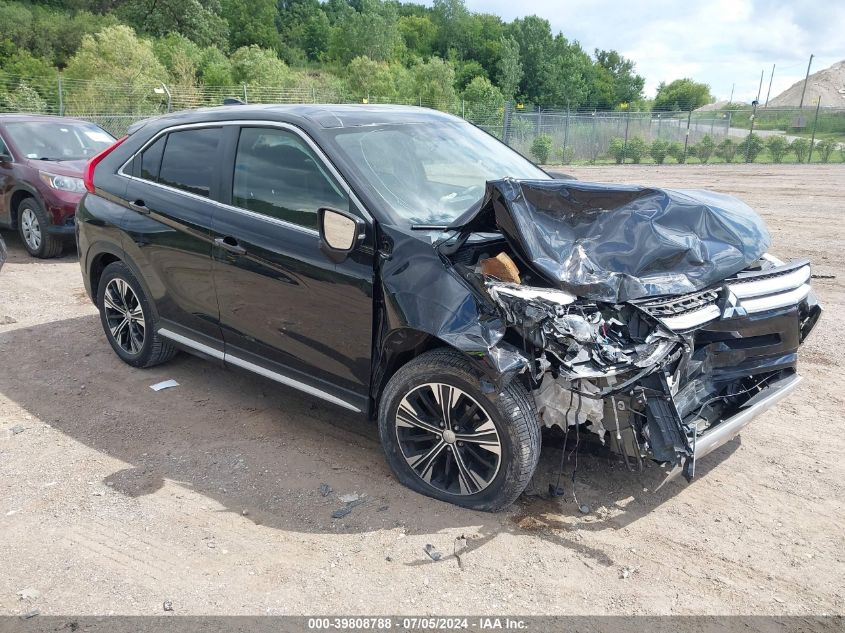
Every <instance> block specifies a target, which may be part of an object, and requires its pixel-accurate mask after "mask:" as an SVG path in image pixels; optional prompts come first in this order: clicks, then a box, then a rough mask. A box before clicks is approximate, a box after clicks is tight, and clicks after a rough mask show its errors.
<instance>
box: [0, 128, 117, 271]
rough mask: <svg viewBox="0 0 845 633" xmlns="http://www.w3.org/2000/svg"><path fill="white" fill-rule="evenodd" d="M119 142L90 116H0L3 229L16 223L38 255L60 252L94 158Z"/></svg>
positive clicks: (69, 238) (0, 221)
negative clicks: (85, 173) (84, 118)
mask: <svg viewBox="0 0 845 633" xmlns="http://www.w3.org/2000/svg"><path fill="white" fill-rule="evenodd" d="M113 142H114V138H113V137H112V135H111V134H109V133H108V132H106V131H105V130H103V129H101V128H99V127H97V126H96V125H94V124H93V123H88V122H87V121H79V120H76V119H65V118H61V117H54V116H36V115H29V114H13V115H0V228H9V229H14V228H17V229H18V231H19V232H20V235H21V238H22V239H23V244H24V247H26V250H27V251H29V253H30V255H33V256H35V257H43V258H48V257H55V256H56V255H58V254H59V253H61V251H62V247H63V245H64V244H65V243H66V242H69V241H72V240H73V236H74V230H75V229H74V217H75V215H76V205H77V203H78V202H79V199H80V198H81V197H82V194H83V193H85V185H84V184H83V182H82V175H83V171H84V170H85V164H86V162H87V160H88V159H89V158H91V157H92V156H94V155H95V154H97V153H98V152H100V151H101V150H103V149H105V148H106V147H108V146H109V145H111V144H112V143H113Z"/></svg>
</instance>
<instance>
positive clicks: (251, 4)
mask: <svg viewBox="0 0 845 633" xmlns="http://www.w3.org/2000/svg"><path fill="white" fill-rule="evenodd" d="M220 13H221V16H222V17H223V19H224V20H225V21H226V23H227V24H228V25H229V45H230V46H231V47H232V49H237V48H241V47H244V46H251V45H253V44H254V45H255V46H258V47H260V48H266V49H273V50H276V49H278V47H279V44H280V42H279V33H278V31H276V16H277V15H278V12H277V11H276V2H275V0H220Z"/></svg>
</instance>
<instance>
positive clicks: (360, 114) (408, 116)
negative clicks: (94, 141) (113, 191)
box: [129, 104, 452, 134]
mask: <svg viewBox="0 0 845 633" xmlns="http://www.w3.org/2000/svg"><path fill="white" fill-rule="evenodd" d="M446 118H452V117H451V115H449V114H445V113H443V112H440V111H438V110H431V109H429V108H419V107H416V106H401V105H369V104H345V105H344V104H295V105H285V104H258V105H229V106H217V107H213V108H198V109H196V110H185V111H182V112H174V113H172V114H166V115H162V116H159V117H154V118H151V119H145V120H143V121H139V122H138V123H135V124H134V125H132V126H130V128H129V133H130V134H132V133H133V132H135V131H137V130H138V129H140V128H141V127H144V126H146V125H148V124H151V123H154V124H155V126H156V127H157V128H159V127H170V126H172V125H182V124H189V123H202V122H205V121H231V120H251V119H255V120H264V121H268V120H269V121H279V122H285V123H293V124H299V125H301V126H303V127H319V128H323V129H329V128H342V127H359V126H364V125H384V124H396V123H400V124H401V123H426V122H431V121H435V120H442V119H446Z"/></svg>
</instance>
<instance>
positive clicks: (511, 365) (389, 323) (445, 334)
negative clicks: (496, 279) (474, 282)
mask: <svg viewBox="0 0 845 633" xmlns="http://www.w3.org/2000/svg"><path fill="white" fill-rule="evenodd" d="M380 230H381V231H383V232H384V234H385V235H384V237H385V238H386V239H387V240H388V241H389V242H390V244H391V251H401V252H402V257H390V256H386V257H385V256H383V257H381V258H380V264H379V265H380V267H381V274H380V275H379V277H380V280H381V299H382V301H383V302H384V318H383V322H382V323H381V324H379V327H378V328H377V332H378V334H377V339H376V341H375V346H376V353H375V354H374V368H373V373H374V378H375V380H373V384H375V385H377V384H379V380H380V377H381V372H383V371H384V369H385V368H384V366H383V364H384V362H385V360H386V359H384V358H382V356H383V355H384V352H385V350H384V344H385V341H388V340H392V339H394V338H395V336H394V335H395V333H396V332H398V331H400V330H402V329H410V330H414V331H418V332H423V333H425V334H427V335H429V336H433V337H435V338H437V339H439V340H440V341H442V342H443V343H444V344H445V345H449V346H451V347H453V348H455V349H457V350H460V351H461V352H463V353H464V354H466V355H467V356H468V357H469V358H470V359H472V361H473V362H474V363H475V365H476V367H477V368H478V369H479V371H480V372H481V373H482V374H483V375H484V377H485V379H486V380H487V381H489V382H490V383H491V384H492V385H494V386H495V388H496V389H497V390H501V389H503V388H504V387H505V386H506V385H507V384H508V383H509V382H510V380H512V379H513V377H514V376H516V375H517V374H518V373H520V372H522V371H524V370H525V369H526V368H527V367H528V364H529V363H528V359H527V358H526V357H525V356H524V355H523V353H522V352H521V350H519V349H518V348H516V347H514V346H512V345H510V344H508V343H506V342H505V341H503V340H502V339H503V337H504V336H505V332H506V330H507V326H506V324H505V323H504V321H503V320H502V319H501V317H500V316H499V313H498V311H497V310H496V308H495V306H494V305H493V304H492V302H491V301H490V298H489V297H488V296H486V295H484V294H482V293H481V292H480V291H479V290H478V289H476V288H474V287H472V286H471V285H470V284H469V283H468V282H467V281H466V280H465V279H463V278H462V277H461V276H460V275H459V274H458V273H457V272H456V271H455V269H454V267H453V266H452V265H451V264H450V263H449V262H448V261H447V260H446V259H445V258H443V257H442V256H441V255H440V254H439V253H438V252H437V250H436V248H435V247H434V245H433V244H430V243H426V242H425V241H424V240H422V239H420V236H419V235H418V234H417V235H413V234H409V233H408V232H406V229H403V228H400V227H394V226H387V225H382V226H381V227H380Z"/></svg>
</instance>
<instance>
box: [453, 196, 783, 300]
mask: <svg viewBox="0 0 845 633" xmlns="http://www.w3.org/2000/svg"><path fill="white" fill-rule="evenodd" d="M453 228H459V229H461V230H462V231H463V232H465V233H466V232H481V231H492V230H497V229H498V230H500V231H501V232H502V234H503V235H504V236H505V238H506V239H507V241H508V243H509V245H510V246H511V248H512V249H513V251H514V253H515V254H516V255H517V257H518V258H519V259H520V260H521V261H522V263H523V264H524V265H525V266H527V267H528V268H530V269H531V270H532V271H533V272H535V273H536V274H538V275H539V276H541V277H543V278H544V279H545V280H546V281H547V282H548V283H550V284H552V285H554V286H555V287H557V288H560V289H562V290H565V291H567V292H571V293H572V294H575V295H577V296H578V297H581V298H585V299H592V300H595V301H605V302H609V303H622V302H625V301H630V300H632V299H638V298H642V297H650V296H660V295H675V294H685V293H689V292H694V291H697V290H701V289H703V288H705V287H708V286H710V285H712V284H714V283H717V282H720V281H722V280H724V279H725V278H727V277H729V276H730V275H733V274H734V273H737V272H738V271H740V270H742V269H743V268H745V267H746V266H748V265H749V264H751V263H753V262H755V261H756V260H757V259H759V258H760V257H761V256H762V255H763V254H764V253H765V252H766V251H767V250H768V249H769V247H770V246H771V237H770V236H769V232H768V230H767V229H766V227H765V225H764V223H763V221H762V220H761V219H760V217H759V216H758V215H757V214H756V213H755V212H754V211H753V210H752V209H751V208H750V207H749V206H748V205H746V204H745V203H743V202H741V201H739V200H737V199H736V198H734V197H732V196H728V195H724V194H719V193H713V192H709V191H693V190H672V189H655V188H646V187H639V186H629V185H609V184H599V183H586V182H579V181H561V180H523V181H518V180H513V179H504V180H495V181H490V182H488V183H487V190H486V193H485V197H484V199H483V201H482V203H481V206H480V208H479V209H478V211H477V212H476V213H475V214H474V215H472V216H471V217H470V218H468V219H462V220H461V221H460V222H459V223H457V224H456V225H455V226H454V227H453Z"/></svg>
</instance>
